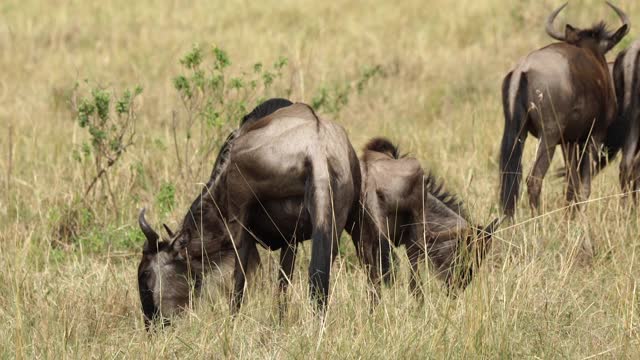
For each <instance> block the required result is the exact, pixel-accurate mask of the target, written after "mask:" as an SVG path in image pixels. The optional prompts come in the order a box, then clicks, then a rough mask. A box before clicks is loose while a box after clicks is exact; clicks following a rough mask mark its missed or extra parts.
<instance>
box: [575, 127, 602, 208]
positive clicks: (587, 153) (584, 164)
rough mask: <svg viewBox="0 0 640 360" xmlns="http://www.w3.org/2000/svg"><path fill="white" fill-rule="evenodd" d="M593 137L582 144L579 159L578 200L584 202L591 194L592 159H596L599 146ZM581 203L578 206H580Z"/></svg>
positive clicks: (593, 168)
mask: <svg viewBox="0 0 640 360" xmlns="http://www.w3.org/2000/svg"><path fill="white" fill-rule="evenodd" d="M598 144H599V142H597V141H596V140H594V139H590V140H588V142H587V144H586V145H585V146H583V148H585V149H584V154H583V155H582V157H581V159H580V198H579V199H578V202H584V201H587V200H588V199H589V196H591V177H592V176H593V174H594V171H595V167H594V163H593V159H597V156H598V149H599V148H600V146H599V145H598ZM581 206H582V204H580V205H579V206H578V207H579V208H580V207H581Z"/></svg>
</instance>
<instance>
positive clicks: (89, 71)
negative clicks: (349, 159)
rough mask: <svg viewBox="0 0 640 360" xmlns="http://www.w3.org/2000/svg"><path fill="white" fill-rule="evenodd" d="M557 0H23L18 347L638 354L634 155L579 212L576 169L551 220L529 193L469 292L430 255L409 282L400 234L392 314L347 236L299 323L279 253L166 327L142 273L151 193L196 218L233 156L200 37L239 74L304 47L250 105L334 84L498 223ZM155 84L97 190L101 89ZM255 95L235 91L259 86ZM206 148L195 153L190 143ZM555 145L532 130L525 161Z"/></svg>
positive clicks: (148, 352)
mask: <svg viewBox="0 0 640 360" xmlns="http://www.w3.org/2000/svg"><path fill="white" fill-rule="evenodd" d="M618 4H619V5H620V6H621V7H622V8H623V9H625V10H626V11H628V12H629V15H630V18H631V21H632V28H631V29H632V30H631V33H630V35H629V36H628V37H627V39H625V41H623V44H621V46H619V47H618V48H617V49H614V51H613V52H612V54H611V58H612V57H613V54H614V53H616V52H617V51H619V49H620V48H621V47H622V46H625V45H626V44H628V43H629V42H630V41H631V39H634V38H635V37H636V36H637V34H638V33H640V32H639V31H638V29H640V3H638V2H636V1H630V0H627V1H619V2H618ZM557 5H559V4H558V3H557V2H554V1H548V0H545V1H519V2H517V3H516V2H504V1H497V0H480V1H478V0H460V1H455V2H453V1H444V0H431V1H426V2H425V1H415V0H413V1H402V2H399V1H395V2H392V1H375V2H363V3H360V4H356V3H353V2H351V1H331V2H322V1H288V0H287V1H271V0H267V1H242V2H240V1H237V2H232V1H195V2H179V1H166V0H165V1H122V0H115V1H102V2H89V1H55V2H42V1H15V0H4V1H2V3H1V4H0V74H1V75H0V141H1V143H0V148H1V149H2V151H1V152H0V154H1V156H0V177H1V180H2V191H1V192H0V194H1V196H0V322H1V323H2V324H3V326H2V327H1V328H0V353H1V354H2V356H3V357H5V358H11V357H19V358H33V357H38V358H54V359H57V358H64V357H71V358H89V357H97V358H102V357H116V358H132V357H133V358H147V357H148V358H156V357H162V358H174V357H179V358H186V357H188V356H193V355H195V356H196V357H206V358H227V357H229V358H431V357H433V358H442V357H447V358H448V357H455V358H469V357H487V358H493V357H539V358H588V357H606V358H638V357H639V356H640V328H639V326H640V313H639V310H638V307H639V306H640V303H639V295H638V292H639V291H640V290H639V289H637V287H638V284H639V283H638V279H639V276H640V260H638V257H639V256H640V254H636V251H638V249H639V246H640V235H639V234H640V226H639V222H638V215H637V212H636V211H635V210H632V209H629V208H628V207H626V206H624V204H623V203H622V202H621V201H620V199H619V196H618V193H619V186H618V182H617V166H618V162H617V161H616V162H615V163H614V164H612V165H611V166H610V167H608V168H607V169H606V171H604V172H603V173H602V174H600V175H599V176H598V177H597V178H596V179H595V182H594V186H593V193H592V197H591V202H590V203H589V205H588V209H587V210H586V211H584V213H581V214H579V215H578V216H577V217H576V218H575V219H574V220H569V219H568V218H567V217H566V216H565V213H564V211H563V210H558V209H561V208H562V207H563V206H564V202H563V181H562V180H561V179H558V178H553V177H551V176H549V177H548V178H547V181H546V182H545V185H544V190H543V202H544V212H545V215H544V216H540V217H537V218H531V214H530V212H529V209H528V206H527V201H526V197H524V199H523V200H524V201H521V202H520V206H519V209H518V213H517V219H516V221H515V222H514V223H513V224H510V225H505V226H503V229H502V230H501V231H500V232H499V233H498V234H497V235H496V237H495V240H494V246H493V248H492V251H491V253H490V256H489V259H488V261H486V263H485V264H484V265H483V267H482V270H481V271H480V273H479V274H478V275H477V277H476V278H475V279H474V281H473V283H472V284H471V286H470V287H469V288H468V289H467V290H466V291H465V292H464V293H462V294H460V296H458V297H457V298H455V299H454V298H451V297H448V296H447V295H446V294H445V293H444V291H442V285H441V283H439V282H438V280H437V279H435V278H434V276H433V275H432V274H430V273H429V272H428V271H425V272H423V279H424V284H425V287H426V289H427V290H426V296H425V301H424V303H422V304H420V303H418V302H417V301H416V300H415V299H413V298H412V297H411V296H409V295H408V293H407V283H408V280H407V274H406V273H407V264H406V261H405V260H404V252H403V251H399V252H398V254H399V255H400V256H399V258H400V259H402V261H401V263H400V269H399V272H400V276H399V279H398V281H397V282H396V284H395V285H394V286H392V287H391V288H387V289H385V291H384V298H383V301H382V303H381V304H380V306H378V307H377V308H376V309H375V310H374V311H373V313H370V312H369V309H368V307H367V306H366V304H367V286H366V285H367V284H366V281H365V276H364V273H363V272H362V270H361V269H360V268H359V267H358V264H357V262H356V260H355V259H354V255H353V253H354V251H353V246H352V245H351V242H350V240H349V239H348V237H346V236H345V237H344V238H343V242H342V246H341V256H339V257H338V259H337V260H336V262H335V267H334V272H333V274H332V275H333V276H332V297H331V304H330V307H329V311H328V314H327V318H326V322H325V323H321V322H320V321H319V320H318V318H317V317H316V316H314V315H313V313H312V311H311V307H310V306H309V303H308V300H307V279H306V274H307V272H306V268H307V265H308V257H309V248H308V244H307V246H305V250H304V251H302V256H301V258H300V259H299V261H298V264H297V265H298V266H297V271H296V273H295V277H294V279H293V287H292V288H291V289H290V297H291V301H290V309H289V312H288V314H287V316H286V318H285V319H284V321H283V322H282V323H280V322H279V321H278V317H277V315H276V314H277V304H276V300H275V299H276V297H275V294H276V288H275V282H274V280H275V277H276V267H275V265H276V257H275V255H274V254H267V253H266V252H262V253H261V254H262V257H263V264H264V266H263V268H262V270H261V272H260V275H259V277H258V279H256V281H255V282H254V285H253V286H252V287H251V289H250V292H249V298H248V301H247V303H246V304H245V306H244V307H243V308H242V311H241V314H240V315H239V316H238V317H237V318H235V319H233V318H232V317H231V316H230V315H229V311H228V305H227V298H226V296H222V295H220V294H218V293H216V292H215V291H209V292H207V293H206V294H205V295H203V296H202V298H201V299H196V301H195V302H194V308H193V309H192V310H190V311H188V312H187V313H186V314H185V315H184V316H182V317H181V318H179V319H176V321H175V323H174V326H172V327H170V328H168V329H165V330H164V331H159V332H156V333H154V334H148V333H147V332H145V331H144V325H143V321H142V314H141V310H140V305H139V300H138V294H137V285H136V266H137V263H138V260H139V253H140V249H141V246H142V243H143V237H142V236H141V233H140V232H139V230H138V228H137V223H136V217H137V213H138V210H139V209H140V208H141V207H143V206H146V207H147V208H148V210H149V215H148V218H149V220H150V221H151V222H152V223H153V224H155V225H156V226H158V225H159V224H160V223H161V222H167V223H169V224H170V225H172V226H173V227H177V226H178V225H179V222H180V221H181V219H182V216H184V214H185V212H186V209H187V208H188V206H189V205H190V203H191V201H192V200H193V198H194V197H195V196H196V194H197V193H198V191H199V189H200V187H201V183H202V182H204V181H206V179H207V177H208V174H209V171H210V169H211V167H212V165H213V159H214V156H215V153H214V154H210V155H206V154H203V153H202V149H200V148H198V147H197V146H196V145H197V140H196V139H197V137H196V136H195V135H194V134H191V135H192V136H193V139H194V140H193V142H192V143H188V142H187V140H186V139H187V132H188V129H187V128H186V125H185V122H186V119H188V111H185V105H184V103H183V101H182V100H181V98H180V95H179V93H178V91H177V90H176V87H175V83H174V79H175V77H176V76H177V75H179V74H181V73H184V72H185V68H184V66H183V65H182V64H181V63H180V61H179V60H180V59H181V58H183V56H184V54H186V53H188V52H189V51H190V50H191V49H192V48H193V45H194V44H196V43H199V44H202V49H203V51H204V53H206V54H210V49H211V48H212V46H213V45H216V46H218V47H219V48H221V49H224V50H225V51H226V53H227V55H228V57H229V59H230V60H231V65H230V66H229V67H228V68H226V70H225V71H227V72H228V73H229V74H242V72H243V71H245V72H246V74H245V75H238V76H245V77H249V76H253V75H251V74H253V71H254V70H259V69H254V64H255V63H257V62H261V63H262V64H264V66H265V68H269V69H271V64H274V63H276V62H279V61H280V60H281V58H282V57H284V58H286V59H287V62H286V64H284V63H283V62H280V64H281V65H282V67H281V68H280V70H278V71H276V72H279V73H280V76H277V74H276V76H274V81H273V83H272V84H271V85H270V86H268V88H265V86H264V84H262V83H260V84H258V85H257V87H256V89H254V90H251V91H248V92H247V93H246V94H248V95H246V96H245V97H244V98H243V99H248V100H247V102H246V105H247V106H248V107H252V106H253V105H255V102H256V101H257V100H258V99H259V98H261V97H265V96H271V95H279V96H289V97H290V98H291V99H293V100H295V101H305V102H308V103H312V102H315V103H316V104H317V105H318V107H319V112H321V113H323V114H324V115H325V116H327V117H331V118H334V119H335V120H336V121H337V122H339V123H340V124H342V125H343V126H344V127H345V128H346V129H347V130H348V132H349V135H350V138H351V140H352V142H353V144H354V146H355V147H356V148H357V149H360V148H361V147H362V145H363V144H364V143H365V142H366V141H367V139H368V138H370V137H372V136H375V135H384V136H388V137H389V138H391V139H392V140H394V141H396V142H398V143H399V144H400V145H401V147H402V150H403V151H404V152H408V153H410V154H412V155H414V156H416V157H417V158H419V159H420V160H421V161H422V163H423V165H424V166H425V167H427V168H429V169H432V170H433V171H434V172H435V173H436V174H437V175H438V176H439V177H441V178H443V179H445V180H446V183H447V185H448V187H449V188H450V189H451V190H452V191H454V192H456V193H458V194H459V195H460V197H461V198H462V199H464V200H465V201H466V203H467V205H468V207H469V210H470V213H471V214H472V215H473V217H474V219H475V220H476V222H479V223H485V222H487V221H488V220H489V219H490V218H491V217H494V216H496V215H497V214H498V209H497V206H496V204H497V186H498V162H497V161H498V147H499V141H500V136H501V131H502V127H503V117H502V109H501V102H500V92H499V89H500V83H501V80H502V77H503V76H504V74H506V72H507V71H508V69H509V68H510V67H511V66H512V65H513V64H514V63H515V62H516V61H517V60H518V58H519V57H521V56H523V55H524V54H526V53H527V52H528V51H530V50H533V49H535V48H538V47H541V46H543V45H545V44H547V43H549V42H550V40H549V39H548V38H547V36H546V35H545V34H544V30H543V29H544V25H543V24H544V19H545V17H546V15H547V14H548V12H549V11H551V10H552V8H554V7H555V6H557ZM601 18H605V19H606V20H608V21H609V22H610V23H611V24H612V26H617V24H618V22H617V19H616V18H615V16H614V14H613V13H612V12H611V11H610V10H608V9H607V8H606V7H605V6H604V4H603V3H602V2H600V1H573V2H571V4H570V6H569V7H568V9H567V10H566V14H564V16H561V17H560V20H561V22H562V21H564V20H566V19H568V20H570V21H571V22H572V23H574V24H577V25H589V24H591V23H592V22H593V21H594V20H596V19H601ZM371 69H377V70H376V71H371ZM260 71H262V70H260ZM260 71H258V72H259V74H258V75H259V76H261V77H259V79H261V80H260V81H263V80H264V77H262V76H263V75H260ZM271 75H273V74H271ZM369 75H371V76H369ZM267 77H269V75H268V76H267ZM369 77H370V78H369ZM363 79H364V80H366V81H363ZM85 80H87V81H88V83H85ZM76 83H78V84H80V86H79V87H76V85H75V84H76ZM87 84H88V85H87ZM137 84H139V85H141V86H142V87H143V88H144V91H143V93H142V94H141V95H140V96H139V97H138V98H137V99H136V100H135V101H134V104H133V107H132V109H131V111H130V112H128V113H133V112H135V114H136V115H137V118H136V133H135V137H134V144H133V145H132V146H130V147H129V148H128V149H127V150H126V152H124V153H123V154H122V155H121V157H120V158H119V160H118V161H117V163H116V164H115V165H114V166H113V167H111V168H110V169H109V170H108V180H109V182H108V183H107V182H106V181H103V180H101V181H99V182H98V184H97V185H96V187H95V189H93V190H91V191H90V192H89V194H87V195H85V189H87V187H88V186H89V183H90V182H91V180H92V178H93V176H95V172H96V167H95V164H94V160H93V159H94V157H93V156H92V148H91V144H92V143H91V141H92V136H94V135H95V134H94V135H89V134H88V132H87V128H86V127H85V128H82V127H80V126H79V125H78V121H77V119H76V116H75V115H74V104H75V106H77V104H78V101H79V100H78V99H81V98H82V97H83V96H86V95H87V94H88V90H87V87H102V88H104V89H106V90H108V91H112V90H116V91H117V92H118V94H121V89H124V88H126V87H129V88H131V87H133V86H134V85H137ZM261 84H262V85H261ZM359 84H364V85H363V86H359ZM245 85H246V82H245ZM74 89H75V90H74ZM323 89H324V90H323ZM240 92H241V90H240V89H236V90H229V91H226V92H224V95H223V96H229V99H231V100H232V99H237V98H239V95H238V93H240ZM323 95H324V97H323ZM243 96H244V95H243ZM218 100H219V99H218ZM223 100H225V99H223ZM231 100H230V101H231ZM223 106H226V105H223ZM174 113H175V118H174V115H172V114H174ZM112 114H113V110H112ZM237 120H238V119H234V120H233V121H232V122H229V121H226V120H224V119H222V120H221V119H217V121H216V122H215V124H213V125H212V124H204V125H202V126H210V127H209V128H204V127H201V124H197V126H196V127H194V129H199V130H197V131H195V133H197V132H200V133H201V134H202V131H205V130H206V131H211V128H213V130H214V133H213V135H211V132H210V133H209V138H207V139H217V141H219V140H220V138H221V137H222V136H223V135H224V134H225V133H226V132H227V131H228V130H229V129H230V128H232V127H233V126H235V124H236V121H237ZM196 121H201V120H196ZM174 128H176V129H177V130H176V136H174V131H173V129H174ZM203 128H204V129H205V130H202V129H203ZM215 132H218V133H215ZM292 141H295V139H292ZM174 142H177V143H178V144H179V146H178V148H179V149H180V150H178V151H176V146H175V143H174ZM194 144H195V145H194ZM184 149H187V150H191V152H189V153H188V154H189V155H188V156H186V157H184V156H183V157H182V158H181V159H182V160H178V155H176V152H178V154H180V151H183V150H184ZM94 150H95V149H94ZM534 150H535V142H534V141H531V138H530V141H529V143H528V144H527V151H526V154H525V157H524V164H525V165H524V166H525V171H528V169H529V168H530V166H531V163H532V161H533V151H534ZM183 155H184V153H183ZM187 158H188V161H187V160H185V159H187ZM559 158H560V156H556V160H555V162H554V165H552V169H554V168H557V166H559V165H560V160H559ZM185 163H188V164H189V166H187V165H185ZM109 190H110V191H109ZM209 288H213V286H210V287H209ZM216 294H218V295H216Z"/></svg>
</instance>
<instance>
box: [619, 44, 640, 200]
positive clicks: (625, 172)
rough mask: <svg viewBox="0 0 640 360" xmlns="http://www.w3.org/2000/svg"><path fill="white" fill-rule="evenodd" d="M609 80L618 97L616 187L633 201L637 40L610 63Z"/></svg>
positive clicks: (637, 157) (639, 149)
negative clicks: (617, 169)
mask: <svg viewBox="0 0 640 360" xmlns="http://www.w3.org/2000/svg"><path fill="white" fill-rule="evenodd" d="M613 79H614V83H615V86H616V96H617V97H618V122H619V125H618V128H617V129H616V130H617V135H618V136H617V137H616V139H618V141H619V143H618V145H619V147H622V161H621V162H620V186H621V188H622V191H623V192H629V191H634V193H633V199H634V201H637V197H638V191H640V40H636V41H635V42H633V43H632V44H631V46H630V47H629V48H628V49H626V50H624V51H622V52H621V53H620V54H618V56H617V57H616V61H615V64H614V66H613Z"/></svg>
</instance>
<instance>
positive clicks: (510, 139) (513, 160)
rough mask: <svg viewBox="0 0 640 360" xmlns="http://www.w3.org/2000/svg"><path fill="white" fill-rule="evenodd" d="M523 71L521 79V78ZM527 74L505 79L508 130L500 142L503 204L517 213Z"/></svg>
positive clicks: (503, 85) (525, 110) (503, 103)
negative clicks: (515, 82)
mask: <svg viewBox="0 0 640 360" xmlns="http://www.w3.org/2000/svg"><path fill="white" fill-rule="evenodd" d="M517 75H519V79H518V78H517ZM513 81H518V83H517V87H516V93H515V94H510V91H509V90H510V88H511V83H512V82H513ZM527 86H528V81H527V74H526V73H520V74H514V73H513V72H510V73H509V74H507V76H506V77H505V78H504V81H503V82H502V108H503V110H504V133H503V134H502V144H501V145H500V205H501V206H502V209H503V210H504V212H505V214H506V215H508V216H513V214H514V212H515V207H516V201H517V199H518V194H519V191H520V180H521V178H522V151H523V148H524V144H523V141H522V139H521V131H523V130H522V128H523V125H524V123H525V121H526V118H527Z"/></svg>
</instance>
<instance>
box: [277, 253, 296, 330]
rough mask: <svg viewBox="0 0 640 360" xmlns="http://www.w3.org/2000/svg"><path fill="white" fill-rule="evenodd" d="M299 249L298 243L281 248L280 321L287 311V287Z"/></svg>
mask: <svg viewBox="0 0 640 360" xmlns="http://www.w3.org/2000/svg"><path fill="white" fill-rule="evenodd" d="M297 250H298V245H297V244H296V243H293V244H290V245H288V246H284V247H283V248H282V249H280V273H279V274H278V301H279V303H278V308H279V313H280V315H279V316H280V323H282V320H283V319H284V315H285V313H286V311H287V288H288V287H289V284H290V283H291V277H292V275H293V269H294V267H295V263H296V253H297Z"/></svg>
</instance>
